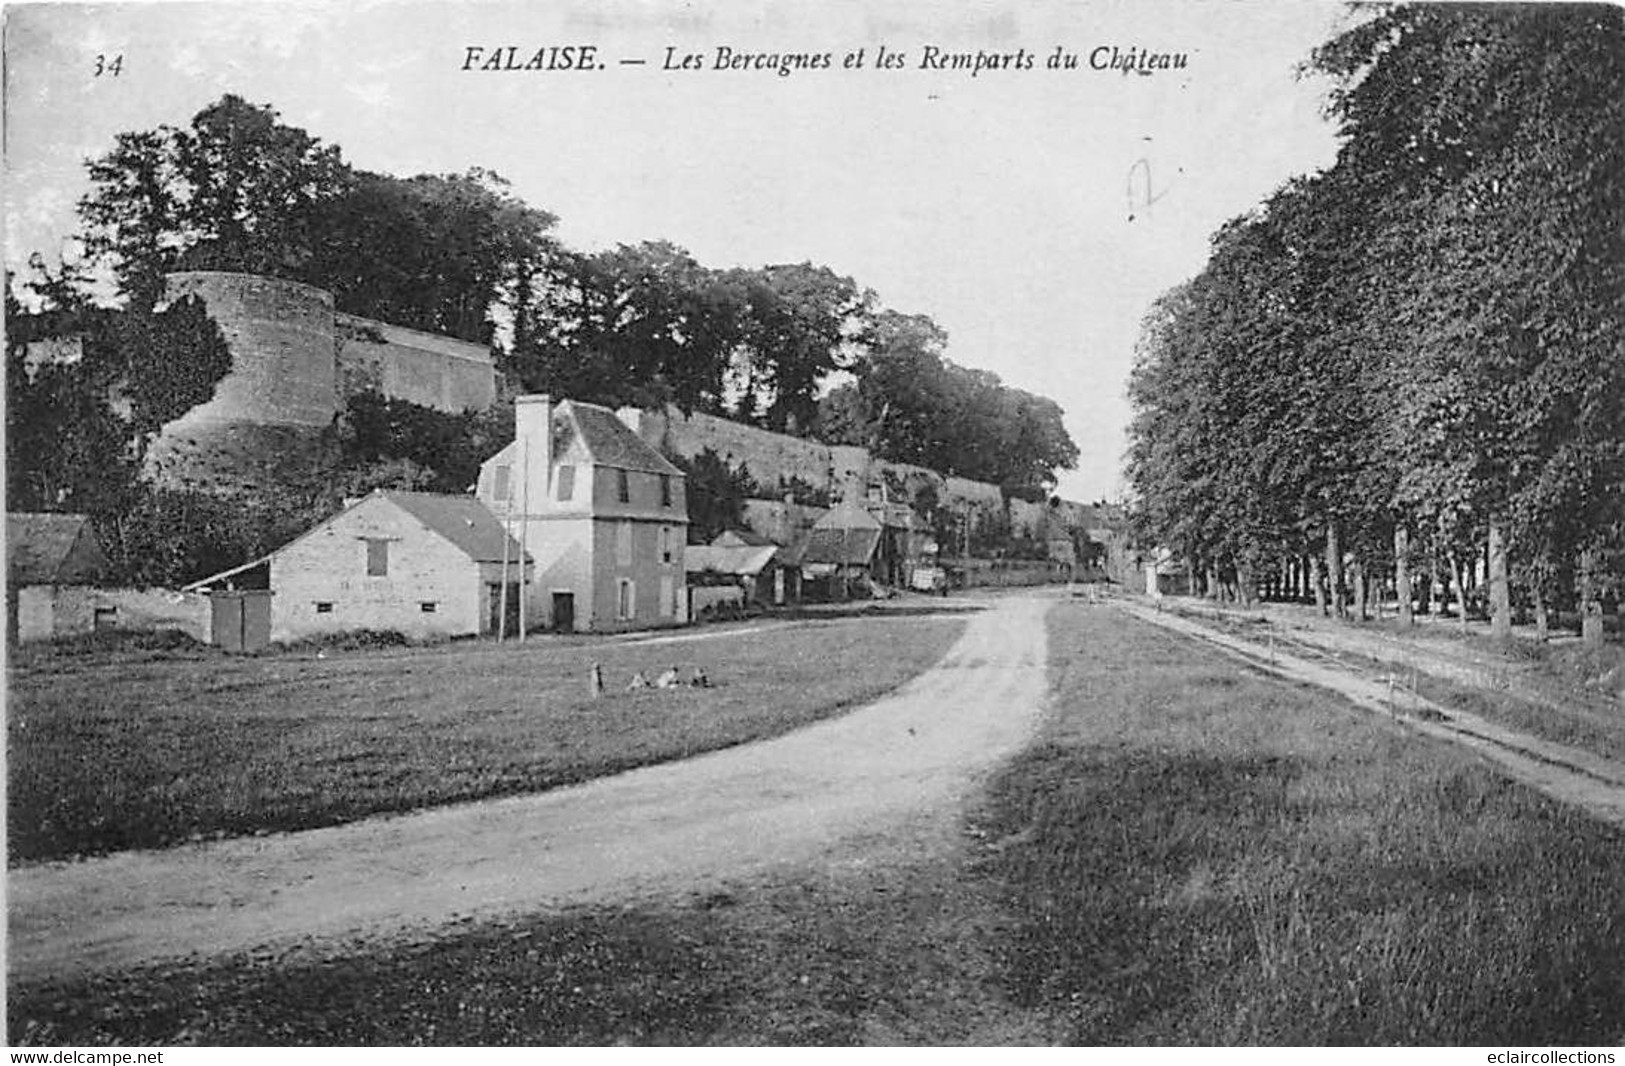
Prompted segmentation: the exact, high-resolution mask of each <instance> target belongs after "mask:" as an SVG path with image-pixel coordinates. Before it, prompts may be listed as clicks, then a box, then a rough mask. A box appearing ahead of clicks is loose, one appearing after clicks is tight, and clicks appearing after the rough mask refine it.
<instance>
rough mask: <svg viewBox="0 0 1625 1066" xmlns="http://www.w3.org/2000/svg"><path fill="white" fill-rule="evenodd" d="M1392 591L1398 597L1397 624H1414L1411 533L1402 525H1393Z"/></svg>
mask: <svg viewBox="0 0 1625 1066" xmlns="http://www.w3.org/2000/svg"><path fill="white" fill-rule="evenodd" d="M1394 592H1395V594H1396V595H1397V596H1398V597H1399V624H1400V625H1402V626H1408V625H1413V624H1415V622H1416V617H1415V615H1414V614H1413V613H1412V607H1411V533H1410V530H1408V529H1406V528H1405V527H1404V526H1395V527H1394Z"/></svg>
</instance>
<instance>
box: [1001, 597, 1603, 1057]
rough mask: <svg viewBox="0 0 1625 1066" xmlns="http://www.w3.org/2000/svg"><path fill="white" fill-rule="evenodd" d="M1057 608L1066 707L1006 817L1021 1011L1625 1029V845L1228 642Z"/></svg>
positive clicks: (1429, 1038)
mask: <svg viewBox="0 0 1625 1066" xmlns="http://www.w3.org/2000/svg"><path fill="white" fill-rule="evenodd" d="M1052 617H1053V623H1054V628H1053V630H1052V637H1051V639H1052V652H1051V654H1052V657H1053V661H1055V662H1057V663H1058V664H1060V665H1059V669H1058V671H1057V676H1055V677H1054V678H1053V689H1054V693H1055V696H1056V700H1057V705H1058V708H1059V713H1058V715H1057V718H1056V720H1055V721H1054V723H1053V727H1052V728H1051V730H1050V732H1049V735H1048V737H1047V738H1046V741H1045V743H1043V744H1041V745H1039V746H1037V747H1035V748H1034V749H1032V750H1031V751H1029V752H1027V753H1026V754H1025V755H1023V756H1022V757H1021V759H1019V760H1018V762H1017V764H1016V765H1015V766H1013V767H1012V768H1011V770H1010V772H1009V773H1007V774H1005V775H1004V776H1003V777H1002V778H1001V779H1000V781H999V782H998V783H997V785H996V787H995V789H994V793H993V796H992V800H991V803H990V808H989V811H990V814H991V818H990V819H989V821H988V823H987V825H986V826H985V827H984V829H985V831H986V832H988V834H989V835H990V837H991V838H993V839H996V840H1003V841H1007V842H1008V846H1004V847H1000V848H998V849H997V851H996V857H994V858H993V859H991V860H990V862H989V864H988V867H987V869H986V873H987V875H988V876H990V877H992V878H995V879H997V880H998V881H1000V882H1002V883H1003V885H1004V886H1005V889H1004V890H1005V893H1006V899H1007V902H1008V906H1009V907H1010V908H1011V909H1012V910H1013V911H1014V912H1015V913H1016V914H1017V915H1019V917H1020V929H1021V932H1020V934H1019V935H1018V936H1016V937H1015V938H1013V939H1012V940H1011V941H1010V942H1009V943H1008V944H1007V945H1006V946H1005V952H1004V972H1005V975H1006V981H1007V984H1008V986H1009V988H1010V990H1011V993H1012V995H1013V996H1014V997H1015V1000H1016V1002H1018V1003H1021V1004H1025V1005H1028V1006H1047V1007H1048V1008H1050V1009H1052V1010H1055V1011H1058V1012H1060V1013H1061V1014H1062V1015H1063V1016H1064V1018H1065V1020H1066V1021H1065V1024H1066V1031H1067V1034H1068V1037H1067V1038H1068V1039H1069V1040H1071V1041H1075V1042H1078V1043H1163V1042H1171V1043H1198V1044H1206V1043H1269V1044H1367V1043H1400V1044H1498V1043H1503V1042H1504V1043H1511V1044H1536V1043H1544V1042H1548V1041H1553V1042H1559V1043H1573V1042H1579V1043H1608V1042H1613V1041H1617V1040H1618V1039H1619V1038H1620V1037H1621V1035H1625V961H1622V960H1625V839H1622V836H1621V834H1619V833H1618V832H1615V831H1612V830H1609V829H1607V828H1605V827H1603V826H1600V825H1599V824H1597V823H1594V822H1591V821H1590V820H1588V819H1586V818H1584V817H1583V816H1580V815H1578V814H1576V813H1574V812H1572V811H1570V810H1569V809H1567V808H1564V807H1561V806H1559V805H1558V804H1557V803H1555V802H1553V801H1550V800H1547V799H1545V798H1544V797H1541V796H1539V795H1538V794H1535V793H1533V792H1530V791H1528V790H1526V789H1523V788H1521V787H1518V786H1516V785H1513V784H1510V783H1508V782H1507V781H1505V780H1504V779H1502V778H1499V777H1497V776H1495V775H1494V774H1492V773H1490V772H1489V771H1488V770H1486V769H1485V768H1484V767H1483V766H1482V765H1480V764H1479V763H1477V762H1476V761H1475V760H1473V759H1472V758H1471V757H1470V756H1468V755H1466V754H1464V753H1461V752H1458V751H1456V750H1455V749H1450V748H1446V747H1441V746H1439V745H1435V744H1431V743H1428V742H1425V741H1423V740H1420V739H1418V738H1415V737H1412V736H1409V735H1407V734H1405V733H1402V732H1400V731H1398V730H1397V729H1395V728H1392V727H1391V726H1388V725H1386V724H1384V723H1382V722H1381V721H1378V720H1375V719H1371V718H1365V717H1361V716H1360V715H1359V714H1358V713H1357V712H1352V711H1350V710H1347V709H1345V707H1343V706H1342V705H1340V704H1339V703H1338V702H1337V701H1335V700H1332V699H1328V698H1325V697H1322V696H1319V695H1317V694H1315V693H1313V692H1310V691H1306V690H1302V689H1295V688H1290V687H1287V686H1285V685H1282V684H1278V683H1275V682H1271V681H1268V680H1265V679H1261V678H1255V677H1253V676H1251V675H1249V674H1245V673H1242V672H1240V671H1238V669H1237V668H1236V667H1235V666H1234V665H1233V664H1232V663H1229V662H1227V661H1225V660H1223V659H1221V658H1220V657H1219V656H1218V654H1217V653H1215V652H1211V651H1208V650H1206V649H1203V648H1200V647H1198V646H1195V645H1191V644H1188V643H1175V642H1171V641H1168V640H1165V639H1158V638H1157V637H1155V636H1154V635H1152V634H1150V633H1148V632H1146V628H1145V627H1144V626H1142V625H1139V624H1134V625H1128V624H1125V623H1122V622H1115V623H1113V624H1111V625H1107V624H1103V622H1102V619H1101V618H1100V617H1099V616H1098V615H1091V614H1090V613H1089V611H1088V609H1087V608H1077V607H1062V608H1058V609H1057V611H1056V613H1055V614H1054V615H1053V616H1052ZM1130 662H1132V663H1134V664H1135V665H1134V667H1133V668H1132V670H1129V669H1127V668H1125V667H1124V666H1122V665H1120V664H1124V663H1130ZM1114 663H1115V664H1119V665H1114Z"/></svg>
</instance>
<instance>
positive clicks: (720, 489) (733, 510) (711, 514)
mask: <svg viewBox="0 0 1625 1066" xmlns="http://www.w3.org/2000/svg"><path fill="white" fill-rule="evenodd" d="M668 458H670V459H671V461H672V462H673V463H674V464H676V466H677V467H678V469H680V470H682V471H683V473H684V474H686V475H687V481H686V489H687V494H688V539H689V542H690V543H691V544H709V543H710V542H711V541H712V539H713V538H715V537H716V536H717V535H718V534H719V533H722V532H723V531H725V530H729V529H737V528H739V527H740V526H742V525H743V524H744V518H745V501H746V500H749V499H752V498H754V497H757V496H760V495H761V489H760V487H759V486H758V485H757V484H756V481H755V479H754V478H752V477H751V476H750V468H749V467H747V466H745V465H743V464H741V465H740V466H739V468H738V469H737V470H736V469H734V468H732V467H730V466H729V465H728V463H727V460H725V459H723V458H722V457H721V456H719V455H718V454H717V453H716V452H714V451H712V450H711V449H710V448H705V449H703V450H702V451H701V452H700V453H699V454H698V455H696V456H694V458H693V459H684V458H683V457H681V456H678V455H672V456H668Z"/></svg>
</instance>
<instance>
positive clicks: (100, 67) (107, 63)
mask: <svg viewBox="0 0 1625 1066" xmlns="http://www.w3.org/2000/svg"><path fill="white" fill-rule="evenodd" d="M123 69H124V55H123V53H120V54H118V55H116V56H112V57H108V56H105V55H98V56H97V57H96V72H95V74H94V75H92V76H93V77H97V78H99V77H101V76H102V75H104V74H106V75H111V76H112V77H115V78H116V77H118V76H119V72H120V71H122V70H123Z"/></svg>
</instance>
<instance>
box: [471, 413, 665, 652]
mask: <svg viewBox="0 0 1625 1066" xmlns="http://www.w3.org/2000/svg"><path fill="white" fill-rule="evenodd" d="M477 495H478V497H479V499H480V500H481V501H482V502H483V503H484V504H485V505H486V506H488V507H489V508H490V509H491V511H492V513H494V514H496V515H498V516H501V517H502V519H503V521H504V522H505V523H507V524H508V526H509V528H510V529H512V530H513V531H514V536H515V537H516V538H517V539H518V541H519V543H520V545H521V547H522V548H523V550H524V551H526V552H527V553H528V554H529V555H530V556H531V557H532V558H533V559H535V560H536V573H535V581H534V582H533V584H532V586H531V595H530V596H529V597H528V599H527V600H526V602H525V608H524V609H525V612H526V617H525V625H526V626H527V628H537V627H543V626H545V627H546V628H550V629H561V630H581V631H586V630H615V629H643V628H648V627H650V626H660V625H676V624H680V623H682V622H684V621H686V617H687V604H686V597H685V588H684V570H683V552H684V547H685V545H686V544H687V542H688V502H687V492H686V487H685V481H684V476H683V472H682V471H681V470H679V469H678V468H677V467H676V466H674V465H672V463H671V462H670V461H669V460H668V459H666V457H665V456H663V455H661V454H660V453H659V452H658V451H656V450H655V449H654V448H652V447H650V446H649V445H648V444H647V443H645V442H644V441H643V439H642V438H640V437H639V436H638V435H637V434H636V433H635V432H633V431H632V429H631V427H629V426H628V425H627V424H626V423H625V422H623V421H621V419H620V418H619V417H618V416H617V415H616V413H615V412H613V411H611V410H609V409H608V408H606V407H599V406H597V405H595V404H588V403H581V402H579V401H575V400H564V401H561V402H560V403H558V404H554V403H553V402H552V400H551V399H550V398H549V397H547V396H520V397H518V398H517V400H516V401H515V403H514V442H513V443H512V444H510V445H508V446H507V447H506V448H503V449H502V450H501V451H500V452H498V453H497V454H496V455H494V456H492V457H491V458H490V459H487V460H486V461H485V462H484V463H483V464H482V465H481V466H480V477H479V487H478V489H477Z"/></svg>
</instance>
